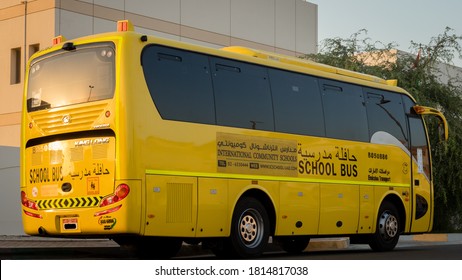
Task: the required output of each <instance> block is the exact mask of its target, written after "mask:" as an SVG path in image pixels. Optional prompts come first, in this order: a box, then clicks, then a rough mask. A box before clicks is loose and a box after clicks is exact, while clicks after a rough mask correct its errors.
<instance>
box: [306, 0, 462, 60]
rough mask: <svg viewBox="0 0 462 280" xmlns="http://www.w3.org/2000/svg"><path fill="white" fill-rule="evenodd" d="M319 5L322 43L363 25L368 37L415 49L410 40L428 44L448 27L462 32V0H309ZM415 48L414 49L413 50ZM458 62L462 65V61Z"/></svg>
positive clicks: (404, 49)
mask: <svg viewBox="0 0 462 280" xmlns="http://www.w3.org/2000/svg"><path fill="white" fill-rule="evenodd" d="M308 2H311V3H314V4H317V5H318V43H319V42H321V41H322V40H324V39H326V38H336V37H339V38H345V39H346V38H349V37H350V36H351V35H352V34H354V33H355V32H358V31H359V30H361V29H366V30H367V37H369V38H370V39H371V40H372V41H381V42H382V43H384V44H388V43H394V44H395V45H397V47H396V48H397V49H400V50H403V51H408V52H411V49H410V46H411V44H410V42H411V41H414V42H416V43H422V44H424V45H428V44H429V42H430V40H431V38H432V37H437V36H438V35H440V34H443V32H444V30H445V28H446V27H450V28H452V29H453V32H454V33H453V34H455V35H458V36H462V16H461V15H462V1H461V0H439V1H438V0H420V1H419V0H308ZM460 43H461V45H462V41H461V42H460ZM412 52H414V51H413V50H412ZM454 64H456V65H457V66H460V67H462V63H461V61H454Z"/></svg>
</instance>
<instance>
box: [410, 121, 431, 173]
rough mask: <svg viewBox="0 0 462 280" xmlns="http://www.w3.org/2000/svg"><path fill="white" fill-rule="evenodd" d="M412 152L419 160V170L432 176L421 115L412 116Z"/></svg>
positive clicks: (417, 160)
mask: <svg viewBox="0 0 462 280" xmlns="http://www.w3.org/2000/svg"><path fill="white" fill-rule="evenodd" d="M409 126H410V128H411V130H410V131H411V153H412V157H413V158H414V160H415V161H416V162H417V168H418V170H417V172H418V173H422V174H425V175H426V176H427V177H428V178H430V174H431V172H430V155H429V151H428V143H427V135H426V133H425V127H424V123H423V120H422V118H421V116H416V117H410V118H409Z"/></svg>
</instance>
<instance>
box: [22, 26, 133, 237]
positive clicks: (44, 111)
mask: <svg viewBox="0 0 462 280" xmlns="http://www.w3.org/2000/svg"><path fill="white" fill-rule="evenodd" d="M114 36H115V35H113V37H114ZM113 37H110V36H109V37H107V40H104V36H102V37H101V38H100V37H98V38H97V39H95V38H96V37H94V38H93V39H86V40H85V39H84V40H75V41H72V42H66V43H64V44H59V45H56V46H53V47H52V48H50V49H47V50H44V51H41V52H40V53H39V54H38V55H37V56H34V58H33V59H32V60H31V61H30V63H29V65H28V73H27V80H26V83H25V101H24V104H23V120H22V144H21V204H22V218H23V226H24V231H25V233H27V234H29V235H50V236H95V235H112V234H120V233H139V219H136V218H135V219H126V217H127V215H129V214H134V217H140V215H139V214H140V213H139V211H140V210H139V208H140V207H137V208H135V207H130V204H138V205H139V194H138V190H137V188H134V187H133V185H132V184H131V183H132V181H127V180H118V179H117V178H118V176H117V166H116V157H117V152H116V151H117V146H116V144H117V117H116V112H117V106H118V105H117V100H116V96H117V93H116V88H117V83H116V75H117V72H116V71H117V69H116V64H117V63H116V59H117V48H118V46H117V44H119V43H120V41H122V40H118V39H110V38H113ZM114 38H116V37H114ZM119 39H120V38H119ZM138 189H139V188H138ZM130 211H135V212H136V213H130Z"/></svg>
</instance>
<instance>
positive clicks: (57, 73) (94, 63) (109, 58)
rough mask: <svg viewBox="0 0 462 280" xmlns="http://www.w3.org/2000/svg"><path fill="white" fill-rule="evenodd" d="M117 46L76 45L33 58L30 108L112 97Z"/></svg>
mask: <svg viewBox="0 0 462 280" xmlns="http://www.w3.org/2000/svg"><path fill="white" fill-rule="evenodd" d="M114 56H115V53H114V46H113V45H112V44H110V43H103V44H101V43H99V44H87V45H78V46H75V49H73V50H59V51H57V52H53V53H51V54H49V55H46V56H44V57H40V58H37V59H35V60H34V61H32V63H31V66H30V72H29V83H28V89H27V110H28V112H31V111H39V110H45V109H51V108H56V107H62V106H67V105H72V104H77V103H83V102H91V101H96V100H101V99H108V98H112V96H113V94H114V87H115V69H114V68H115V67H114V65H115V62H114Z"/></svg>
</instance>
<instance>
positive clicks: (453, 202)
mask: <svg viewBox="0 0 462 280" xmlns="http://www.w3.org/2000/svg"><path fill="white" fill-rule="evenodd" d="M461 40H462V37H461V36H457V35H455V34H454V33H453V30H452V29H451V28H446V29H445V30H444V32H443V33H442V34H440V35H438V36H436V37H433V38H432V39H431V40H430V42H429V43H428V44H427V45H424V44H420V43H415V42H413V41H411V48H410V49H411V51H410V53H407V52H406V53H405V52H402V51H396V48H397V46H396V45H395V44H394V43H389V44H383V43H382V42H379V41H375V42H374V41H372V40H371V39H370V38H369V37H367V31H366V30H364V29H363V30H360V31H358V32H356V33H354V34H353V35H351V36H350V37H349V38H346V39H342V38H333V39H326V40H324V41H323V42H322V44H321V48H320V52H319V53H318V54H312V55H306V56H305V58H307V59H310V60H314V61H316V62H319V63H324V64H328V65H332V66H336V67H340V68H344V69H349V70H353V71H358V72H362V73H366V74H371V75H375V76H378V77H381V78H384V79H397V80H398V82H399V86H400V87H402V88H404V89H406V90H407V91H408V92H410V93H411V95H413V96H414V97H415V98H416V100H417V103H418V104H421V105H426V106H430V107H435V108H438V109H440V110H441V111H442V112H443V113H444V115H445V117H446V118H447V120H448V123H449V140H448V141H447V142H441V141H439V137H438V133H437V130H438V128H437V125H438V124H437V122H436V121H435V118H426V121H427V125H428V131H429V135H430V143H432V149H431V152H432V159H433V176H434V182H435V185H434V188H435V218H434V227H433V229H434V231H440V232H442V231H445V232H453V231H462V164H461V163H462V145H461V144H462V99H461V97H462V79H459V78H458V77H453V78H452V79H450V80H449V81H443V79H442V77H444V75H445V74H444V73H441V70H440V69H441V66H442V65H445V64H448V63H451V62H452V61H453V60H454V59H455V58H459V59H460V58H462V47H461V45H460V41H461ZM461 73H462V70H461Z"/></svg>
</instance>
